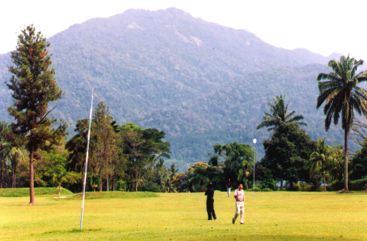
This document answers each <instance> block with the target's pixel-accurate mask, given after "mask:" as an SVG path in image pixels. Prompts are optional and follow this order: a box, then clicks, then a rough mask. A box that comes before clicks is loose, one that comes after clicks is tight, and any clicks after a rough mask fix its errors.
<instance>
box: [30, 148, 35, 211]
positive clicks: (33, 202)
mask: <svg viewBox="0 0 367 241" xmlns="http://www.w3.org/2000/svg"><path fill="white" fill-rule="evenodd" d="M33 156H34V151H33V150H30V151H29V204H30V205H33V204H35V194H34V165H33V164H34V160H33Z"/></svg>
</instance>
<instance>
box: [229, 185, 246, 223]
mask: <svg viewBox="0 0 367 241" xmlns="http://www.w3.org/2000/svg"><path fill="white" fill-rule="evenodd" d="M234 198H235V199H236V213H235V214H234V217H233V218H232V223H233V224H234V223H235V222H236V219H237V217H238V214H240V224H244V223H245V192H244V191H243V185H242V184H240V185H238V188H237V189H236V190H235V191H234Z"/></svg>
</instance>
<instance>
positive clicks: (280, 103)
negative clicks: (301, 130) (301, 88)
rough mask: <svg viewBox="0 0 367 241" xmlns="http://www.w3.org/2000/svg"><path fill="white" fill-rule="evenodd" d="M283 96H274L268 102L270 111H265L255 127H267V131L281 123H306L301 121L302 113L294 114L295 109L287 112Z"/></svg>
mask: <svg viewBox="0 0 367 241" xmlns="http://www.w3.org/2000/svg"><path fill="white" fill-rule="evenodd" d="M284 99H285V97H284V96H282V95H280V96H275V97H274V98H273V102H272V103H270V104H269V106H270V113H267V112H265V115H264V117H263V120H262V122H261V123H260V124H259V125H258V126H257V127H256V128H257V129H260V128H263V127H267V128H268V131H271V130H274V129H277V128H278V127H279V126H281V125H283V124H291V123H295V124H298V125H306V123H304V122H302V120H303V116H302V115H295V113H296V112H295V111H291V112H288V104H285V101H284Z"/></svg>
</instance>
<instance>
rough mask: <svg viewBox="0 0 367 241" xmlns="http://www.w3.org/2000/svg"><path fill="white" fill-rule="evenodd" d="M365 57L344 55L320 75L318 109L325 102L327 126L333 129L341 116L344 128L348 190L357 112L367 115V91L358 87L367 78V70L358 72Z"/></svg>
mask: <svg viewBox="0 0 367 241" xmlns="http://www.w3.org/2000/svg"><path fill="white" fill-rule="evenodd" d="M362 64H363V60H356V59H354V58H350V57H349V56H348V57H345V56H341V57H340V61H336V60H330V61H329V67H330V68H331V69H332V72H330V73H320V74H319V75H318V77H317V81H318V85H319V91H320V95H319V96H318V98H317V109H318V108H319V107H320V106H321V105H322V104H323V103H324V102H325V106H324V114H325V115H326V118H325V129H326V131H328V130H329V128H330V124H331V121H332V120H333V121H334V124H335V125H337V124H338V121H339V118H340V115H341V119H342V129H343V130H344V149H343V157H344V191H345V192H348V191H349V187H348V136H349V133H350V130H351V127H352V125H353V121H354V111H356V112H357V113H358V114H360V115H361V114H364V115H366V114H367V92H366V90H364V89H363V88H361V87H359V86H357V85H358V84H359V83H360V82H363V81H366V80H367V71H363V72H360V73H358V74H357V73H356V72H357V69H358V67H359V66H361V65H362Z"/></svg>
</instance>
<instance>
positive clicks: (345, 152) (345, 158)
mask: <svg viewBox="0 0 367 241" xmlns="http://www.w3.org/2000/svg"><path fill="white" fill-rule="evenodd" d="M348 134H349V130H348V129H347V128H346V129H345V130H344V153H343V154H344V191H345V192H349V185H348V176H349V173H348Z"/></svg>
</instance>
